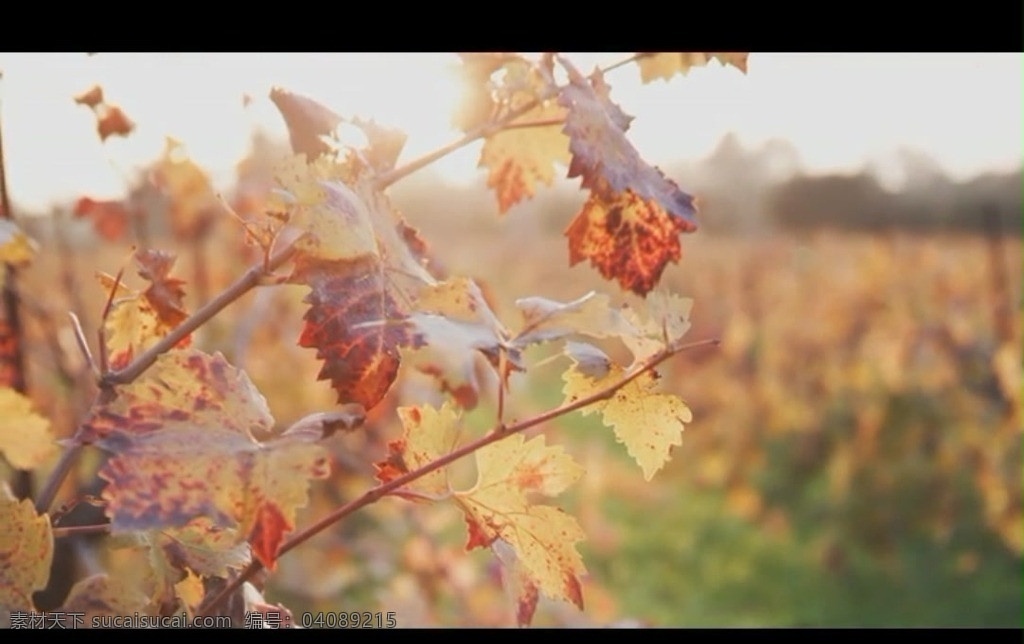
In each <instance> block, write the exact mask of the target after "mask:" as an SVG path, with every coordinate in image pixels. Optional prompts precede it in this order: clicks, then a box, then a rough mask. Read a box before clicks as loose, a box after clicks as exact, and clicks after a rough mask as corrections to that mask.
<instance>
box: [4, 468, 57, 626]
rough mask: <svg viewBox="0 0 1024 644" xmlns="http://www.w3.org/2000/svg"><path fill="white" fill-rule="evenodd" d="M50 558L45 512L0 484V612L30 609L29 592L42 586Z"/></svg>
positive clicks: (51, 556)
mask: <svg viewBox="0 0 1024 644" xmlns="http://www.w3.org/2000/svg"><path fill="white" fill-rule="evenodd" d="M52 561H53V532H52V531H51V530H50V519H49V517H48V516H46V515H45V514H44V515H41V516H40V515H37V514H36V511H35V508H33V507H32V502H31V501H28V500H24V501H17V500H15V498H14V495H13V494H11V490H10V489H9V488H8V487H7V485H6V484H4V485H0V612H2V611H32V610H34V606H33V604H32V593H33V592H35V591H37V590H42V589H43V588H45V587H46V582H47V581H48V580H49V578H50V564H51V563H52Z"/></svg>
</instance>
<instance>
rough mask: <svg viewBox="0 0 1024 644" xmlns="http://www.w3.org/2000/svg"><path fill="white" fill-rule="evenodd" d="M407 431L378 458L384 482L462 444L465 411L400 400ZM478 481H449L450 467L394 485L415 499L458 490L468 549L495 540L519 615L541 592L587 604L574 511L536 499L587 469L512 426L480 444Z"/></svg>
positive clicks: (525, 616)
mask: <svg viewBox="0 0 1024 644" xmlns="http://www.w3.org/2000/svg"><path fill="white" fill-rule="evenodd" d="M399 417H400V418H401V420H402V425H403V428H404V429H403V432H402V437H401V438H399V439H397V440H393V441H391V442H390V443H389V444H388V455H387V457H386V458H385V459H384V460H382V461H380V462H378V463H377V464H376V468H377V479H378V480H380V481H381V482H384V483H386V482H389V481H393V480H395V479H396V478H398V477H400V476H403V475H405V474H408V473H409V472H412V471H415V470H416V469H418V468H420V467H422V466H424V465H427V464H429V463H431V462H434V461H436V460H437V459H438V458H441V457H442V456H444V455H446V454H449V453H451V452H452V451H454V450H455V449H456V447H457V444H456V443H457V440H458V435H459V433H458V432H459V425H460V422H461V417H460V415H459V413H458V412H457V411H456V410H455V409H454V408H453V407H452V406H451V405H449V404H446V405H444V406H443V407H442V408H441V409H439V410H438V409H433V408H430V407H403V408H400V409H399ZM476 465H477V481H476V483H475V485H473V486H472V487H471V488H469V489H467V490H461V491H459V490H455V491H453V489H452V481H451V480H450V479H449V472H448V469H449V468H448V467H445V468H441V469H439V470H437V471H435V472H431V473H430V474H428V475H425V476H423V477H421V478H419V479H417V480H416V481H412V482H410V483H409V484H408V485H407V486H406V487H404V488H402V489H400V490H398V491H397V492H396V494H397V495H399V496H404V497H406V498H408V499H410V500H413V501H420V502H433V501H439V500H442V499H444V498H449V497H453V498H454V499H455V501H456V503H457V504H458V506H459V508H460V509H461V510H462V512H463V514H464V516H465V520H466V525H467V528H468V530H469V538H468V541H467V543H466V549H467V550H471V549H473V548H491V549H492V550H493V552H494V553H495V555H497V557H498V559H499V561H501V562H502V564H503V565H504V566H505V567H506V570H505V573H506V575H505V576H506V580H507V582H508V584H509V586H510V590H511V591H512V593H513V595H514V596H515V598H516V603H517V611H516V612H517V615H518V619H519V621H520V623H527V622H529V620H530V618H531V617H532V615H533V610H534V608H535V607H536V602H537V598H538V594H539V593H543V594H545V595H547V596H548V597H551V598H554V599H562V600H566V601H570V602H572V603H574V604H576V605H577V606H578V607H580V608H582V607H583V596H582V590H581V585H580V576H581V575H583V574H585V572H586V569H585V567H584V565H583V560H582V559H581V558H580V555H579V553H578V552H577V551H576V543H578V542H579V541H582V540H583V539H584V535H583V531H582V529H581V528H580V526H579V524H578V523H577V522H576V520H575V519H574V518H572V517H571V516H569V515H568V514H566V513H565V512H563V511H562V510H560V509H559V508H556V507H553V506H549V505H542V504H538V503H537V502H536V501H537V499H538V497H554V496H557V495H558V494H561V493H562V492H563V491H565V490H566V489H567V488H568V487H569V486H570V485H571V484H572V483H574V482H576V481H577V480H578V479H579V478H580V476H582V474H583V469H582V468H581V467H580V466H579V465H577V464H576V463H575V461H573V459H572V457H571V456H569V455H568V454H567V453H565V451H564V449H563V448H561V447H559V446H548V445H545V439H544V437H543V436H536V437H534V438H531V439H526V438H525V437H523V436H522V435H521V434H511V435H509V436H507V437H504V438H502V439H501V440H500V441H496V442H494V443H491V444H490V445H487V446H485V447H483V448H481V449H479V450H478V451H477V452H476Z"/></svg>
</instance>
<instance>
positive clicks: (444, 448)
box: [375, 404, 459, 500]
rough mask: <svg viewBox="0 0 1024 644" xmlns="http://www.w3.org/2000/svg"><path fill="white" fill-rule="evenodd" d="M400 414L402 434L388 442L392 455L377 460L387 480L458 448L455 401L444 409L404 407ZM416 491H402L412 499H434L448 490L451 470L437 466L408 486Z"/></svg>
mask: <svg viewBox="0 0 1024 644" xmlns="http://www.w3.org/2000/svg"><path fill="white" fill-rule="evenodd" d="M398 418H399V419H400V420H401V421H402V437H401V438H399V439H396V440H393V441H390V442H389V443H388V455H387V458H385V459H384V460H383V461H380V462H378V463H376V464H375V466H376V468H377V480H379V481H380V482H381V483H387V482H388V481H393V480H394V479H396V478H398V477H400V476H402V475H404V474H408V473H409V472H412V471H414V470H417V469H419V468H420V467H423V466H424V465H427V464H429V463H431V462H433V461H436V460H437V459H438V458H440V457H442V456H444V455H445V454H448V453H449V452H451V451H452V450H454V449H455V446H456V441H457V440H458V426H459V415H458V412H456V411H455V410H454V409H453V408H452V407H451V405H448V404H446V405H444V406H443V407H441V409H434V408H432V407H422V408H420V407H400V408H399V409H398ZM405 489H406V490H410V491H412V492H413V493H414V494H412V495H408V494H401V493H398V494H399V496H405V497H406V498H410V499H412V500H417V498H418V497H417V495H426V496H428V497H431V498H433V499H437V498H440V497H441V496H443V495H446V494H448V493H449V492H450V491H451V490H450V488H449V482H448V473H447V469H446V468H442V469H440V470H435V471H433V472H431V473H430V474H427V475H425V476H422V477H420V478H419V479H417V480H415V481H412V482H411V483H409V484H408V485H406V486H405Z"/></svg>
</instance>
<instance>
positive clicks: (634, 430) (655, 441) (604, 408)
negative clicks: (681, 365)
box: [562, 365, 693, 481]
mask: <svg viewBox="0 0 1024 644" xmlns="http://www.w3.org/2000/svg"><path fill="white" fill-rule="evenodd" d="M624 375H625V371H624V370H623V369H622V368H621V367H619V366H618V365H611V367H610V368H609V370H608V373H607V374H606V375H605V376H604V377H603V378H599V379H592V378H589V377H587V376H586V375H584V374H583V373H582V372H581V371H580V370H579V368H578V366H577V365H573V367H571V368H570V369H569V370H567V371H566V372H565V375H564V376H563V379H564V380H565V386H564V387H563V389H562V393H563V394H565V404H571V403H573V402H575V401H577V400H579V399H581V398H586V397H588V396H592V395H594V394H596V393H597V392H599V391H601V390H602V389H605V388H607V387H608V386H610V385H612V384H614V383H616V382H618V381H619V380H621V379H622V378H623V377H624ZM656 385H657V376H656V375H655V374H654V373H653V372H651V371H647V372H645V373H644V374H643V375H641V376H639V377H637V378H636V379H634V380H633V381H631V382H630V383H629V384H627V385H626V386H624V387H622V388H621V389H619V390H618V391H617V392H615V394H614V395H613V396H612V397H611V398H610V399H608V400H604V401H600V402H597V403H595V404H593V405H590V406H588V407H585V408H583V409H582V410H581V411H582V412H583V415H585V416H586V415H590V414H593V413H598V412H600V413H601V415H602V419H603V421H604V424H605V425H607V426H609V427H612V428H613V429H614V431H615V437H616V438H617V439H618V441H619V442H620V443H623V444H624V445H625V446H626V451H627V452H628V453H629V455H630V456H632V457H633V459H634V460H636V462H637V464H639V465H640V468H641V469H642V470H643V473H644V479H645V480H648V481H650V480H651V479H652V478H653V477H654V475H655V473H657V472H658V470H660V469H661V468H662V467H663V466H664V465H665V463H667V462H668V460H669V458H671V454H672V448H673V447H674V446H676V445H682V432H683V429H684V423H688V422H690V421H691V420H693V414H692V413H691V412H690V408H689V407H687V406H686V404H685V403H684V402H683V401H682V400H681V399H679V398H678V397H677V396H673V395H671V394H660V393H655V392H654V389H655V387H656Z"/></svg>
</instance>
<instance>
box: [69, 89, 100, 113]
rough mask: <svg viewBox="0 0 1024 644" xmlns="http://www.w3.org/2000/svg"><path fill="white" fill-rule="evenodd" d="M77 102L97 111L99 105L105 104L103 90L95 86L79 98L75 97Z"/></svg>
mask: <svg viewBox="0 0 1024 644" xmlns="http://www.w3.org/2000/svg"><path fill="white" fill-rule="evenodd" d="M75 102H76V103H78V104H79V105H85V106H86V107H90V108H93V109H95V108H96V106H97V105H99V104H101V103H102V102H103V88H102V87H100V86H99V85H93V86H92V87H90V88H89V89H87V90H85V91H84V92H82V93H81V94H79V95H78V96H75Z"/></svg>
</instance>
